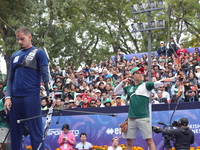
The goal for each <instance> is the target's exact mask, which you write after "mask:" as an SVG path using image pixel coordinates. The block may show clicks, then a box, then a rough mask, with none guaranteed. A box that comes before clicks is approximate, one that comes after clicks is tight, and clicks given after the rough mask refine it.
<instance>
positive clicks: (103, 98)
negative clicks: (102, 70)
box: [101, 92, 108, 102]
mask: <svg viewBox="0 0 200 150" xmlns="http://www.w3.org/2000/svg"><path fill="white" fill-rule="evenodd" d="M107 98H108V97H107V94H106V92H104V93H102V94H101V101H102V102H104V101H105V100H106V99H107Z"/></svg>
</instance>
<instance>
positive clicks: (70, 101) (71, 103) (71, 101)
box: [69, 99, 76, 108]
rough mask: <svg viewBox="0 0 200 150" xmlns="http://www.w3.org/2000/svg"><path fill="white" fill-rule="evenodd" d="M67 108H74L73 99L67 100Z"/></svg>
mask: <svg viewBox="0 0 200 150" xmlns="http://www.w3.org/2000/svg"><path fill="white" fill-rule="evenodd" d="M69 108H76V105H75V102H74V100H73V99H70V100H69Z"/></svg>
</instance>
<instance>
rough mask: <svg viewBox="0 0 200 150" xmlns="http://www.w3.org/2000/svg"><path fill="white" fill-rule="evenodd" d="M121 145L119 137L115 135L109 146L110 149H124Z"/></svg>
mask: <svg viewBox="0 0 200 150" xmlns="http://www.w3.org/2000/svg"><path fill="white" fill-rule="evenodd" d="M118 145H119V138H118V137H114V138H113V139H112V146H109V147H108V150H122V147H120V146H118Z"/></svg>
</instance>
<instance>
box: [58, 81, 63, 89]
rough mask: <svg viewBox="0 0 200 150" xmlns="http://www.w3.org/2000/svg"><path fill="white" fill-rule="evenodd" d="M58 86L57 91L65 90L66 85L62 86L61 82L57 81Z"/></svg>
mask: <svg viewBox="0 0 200 150" xmlns="http://www.w3.org/2000/svg"><path fill="white" fill-rule="evenodd" d="M56 86H57V89H58V90H63V87H64V85H63V84H62V82H61V81H57V82H56Z"/></svg>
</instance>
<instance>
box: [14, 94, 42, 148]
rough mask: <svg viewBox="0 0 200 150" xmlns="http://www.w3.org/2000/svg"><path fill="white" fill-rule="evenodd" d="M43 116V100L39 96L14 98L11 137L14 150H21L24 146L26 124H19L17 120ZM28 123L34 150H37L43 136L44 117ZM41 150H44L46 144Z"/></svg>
mask: <svg viewBox="0 0 200 150" xmlns="http://www.w3.org/2000/svg"><path fill="white" fill-rule="evenodd" d="M41 114H42V111H41V100H40V96H39V95H38V96H23V97H12V106H11V111H10V131H11V132H10V135H11V148H12V150H20V149H21V145H22V135H23V132H24V125H25V122H21V123H17V120H19V119H25V118H29V117H34V116H37V115H41ZM26 123H27V125H28V129H29V134H30V140H31V145H32V148H33V150H37V148H38V145H39V144H40V142H41V140H42V135H43V124H42V117H40V118H36V119H31V120H28V121H26ZM40 150H44V144H43V146H42V147H41V148H40Z"/></svg>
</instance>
